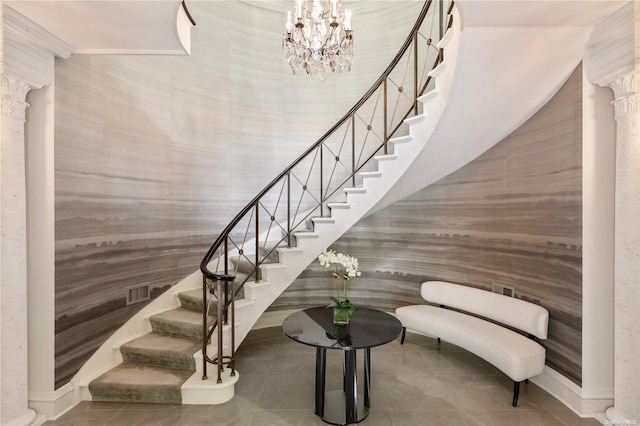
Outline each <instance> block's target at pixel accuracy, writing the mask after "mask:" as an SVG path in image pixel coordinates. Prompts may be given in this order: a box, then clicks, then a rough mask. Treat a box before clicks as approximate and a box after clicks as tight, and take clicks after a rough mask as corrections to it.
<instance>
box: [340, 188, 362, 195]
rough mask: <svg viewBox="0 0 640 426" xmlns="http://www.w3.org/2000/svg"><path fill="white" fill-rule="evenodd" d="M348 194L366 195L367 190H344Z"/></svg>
mask: <svg viewBox="0 0 640 426" xmlns="http://www.w3.org/2000/svg"><path fill="white" fill-rule="evenodd" d="M343 191H344V192H345V193H346V194H366V193H367V188H344V189H343Z"/></svg>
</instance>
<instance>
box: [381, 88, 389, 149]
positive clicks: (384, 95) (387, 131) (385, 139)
mask: <svg viewBox="0 0 640 426" xmlns="http://www.w3.org/2000/svg"><path fill="white" fill-rule="evenodd" d="M382 90H383V96H382V101H383V102H384V109H383V111H384V154H385V155H387V142H388V137H389V134H388V133H389V129H388V127H389V125H388V123H387V77H385V78H384V83H383V89H382Z"/></svg>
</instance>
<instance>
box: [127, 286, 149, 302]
mask: <svg viewBox="0 0 640 426" xmlns="http://www.w3.org/2000/svg"><path fill="white" fill-rule="evenodd" d="M150 294H151V292H150V291H149V284H145V285H141V286H135V287H129V288H127V305H132V304H134V303H139V302H144V301H145V300H149V297H150Z"/></svg>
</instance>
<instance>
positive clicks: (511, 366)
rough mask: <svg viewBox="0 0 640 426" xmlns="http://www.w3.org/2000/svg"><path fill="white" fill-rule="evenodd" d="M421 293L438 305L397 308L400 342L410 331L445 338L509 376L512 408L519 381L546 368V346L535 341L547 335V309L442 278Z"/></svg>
mask: <svg viewBox="0 0 640 426" xmlns="http://www.w3.org/2000/svg"><path fill="white" fill-rule="evenodd" d="M420 294H421V295H422V297H423V298H424V299H425V300H426V301H427V302H431V303H434V304H436V305H439V306H432V305H412V306H403V307H401V308H398V309H396V316H397V317H398V319H399V320H400V321H401V322H402V325H403V330H402V343H404V338H405V334H406V331H407V330H409V331H412V332H415V333H418V334H424V335H428V336H432V337H437V338H438V341H440V339H443V340H445V341H447V342H450V343H453V344H454V345H456V346H460V347H461V348H464V349H466V350H468V351H469V352H472V353H474V354H476V355H478V356H479V357H481V358H483V359H485V360H486V361H488V362H489V363H491V364H493V365H494V366H495V367H496V368H498V369H500V370H501V371H502V372H504V373H505V374H506V375H507V376H509V377H510V378H511V379H512V380H513V383H514V387H513V406H514V407H515V406H516V405H517V403H518V394H519V391H520V382H521V381H523V380H528V379H529V378H530V377H533V376H536V375H538V374H540V373H542V370H543V369H544V364H545V357H546V353H545V349H544V347H542V346H541V345H540V344H539V343H537V342H536V341H535V339H536V337H537V338H539V339H543V340H544V339H546V338H547V331H548V328H549V311H547V310H546V309H545V308H543V307H541V306H538V305H535V304H533V303H529V302H526V301H524V300H520V299H516V298H513V297H508V296H503V295H501V294H497V293H492V292H490V291H486V290H480V289H477V288H473V287H468V286H464V285H459V284H452V283H447V282H442V281H427V282H425V283H423V284H422V286H421V288H420ZM448 308H454V309H456V310H451V309H448ZM457 310H461V311H464V312H458V311H457ZM469 314H473V315H477V316H480V317H484V318H487V319H489V320H491V321H496V322H498V323H500V324H496V323H494V322H491V321H487V320H485V319H482V318H478V317H477V316H473V315H469ZM505 326H508V327H511V328H514V329H517V330H521V331H523V332H525V333H527V334H528V336H525V335H523V334H521V333H519V332H516V331H513V330H511V329H509V328H507V327H505Z"/></svg>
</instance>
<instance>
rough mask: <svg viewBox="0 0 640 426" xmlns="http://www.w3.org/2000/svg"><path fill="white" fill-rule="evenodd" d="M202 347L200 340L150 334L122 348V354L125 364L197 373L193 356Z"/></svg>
mask: <svg viewBox="0 0 640 426" xmlns="http://www.w3.org/2000/svg"><path fill="white" fill-rule="evenodd" d="M201 347H202V341H201V340H198V339H194V338H189V337H180V336H172V335H168V334H160V333H148V334H145V335H144V336H142V337H139V338H137V339H135V340H132V341H131V342H128V343H126V344H124V345H122V346H120V352H121V353H122V358H123V359H124V362H125V363H134V364H150V365H157V366H159V367H161V366H165V367H166V368H171V369H180V370H189V371H195V369H196V366H195V364H194V362H193V354H194V353H195V352H196V351H197V350H198V349H199V348H201Z"/></svg>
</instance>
